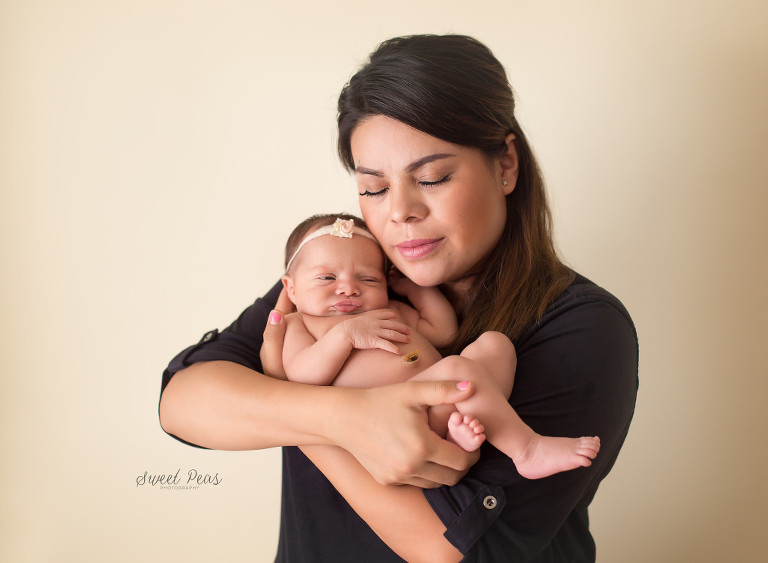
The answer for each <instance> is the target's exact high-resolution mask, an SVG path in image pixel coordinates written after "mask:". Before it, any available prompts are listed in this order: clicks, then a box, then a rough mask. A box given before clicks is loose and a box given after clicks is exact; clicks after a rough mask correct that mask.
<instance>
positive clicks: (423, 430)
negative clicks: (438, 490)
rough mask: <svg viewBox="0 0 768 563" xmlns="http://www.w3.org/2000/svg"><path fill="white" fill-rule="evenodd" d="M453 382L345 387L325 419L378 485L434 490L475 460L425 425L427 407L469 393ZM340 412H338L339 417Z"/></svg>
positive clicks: (453, 480) (456, 478) (332, 433)
mask: <svg viewBox="0 0 768 563" xmlns="http://www.w3.org/2000/svg"><path fill="white" fill-rule="evenodd" d="M461 386H462V387H464V389H460V388H459V384H458V382H456V381H408V382H405V383H398V384H395V385H386V386H383V387H373V388H370V389H348V391H349V392H348V393H344V394H343V395H342V396H341V397H340V399H339V401H340V404H338V405H337V408H336V409H335V411H336V412H338V413H339V416H335V417H333V420H332V421H330V422H329V437H330V438H331V440H332V441H333V442H335V443H337V444H338V445H339V446H341V447H342V448H344V449H345V450H347V451H348V452H350V453H351V454H352V455H353V456H354V457H355V458H356V459H357V461H358V462H359V463H360V464H361V465H362V466H363V467H364V468H365V469H366V470H367V471H368V473H370V474H371V475H372V476H373V478H374V479H375V480H376V481H377V482H378V483H380V484H383V485H415V486H417V487H421V488H433V487H439V486H442V485H454V484H456V483H457V482H458V481H459V480H460V479H461V478H462V477H463V476H464V475H465V474H466V473H467V471H468V470H469V468H470V467H472V465H473V464H474V463H475V462H476V461H477V460H478V458H479V453H478V452H473V453H468V452H466V451H464V450H463V449H461V448H460V447H459V446H457V445H455V444H453V443H451V442H448V441H446V440H444V439H442V438H440V437H439V436H438V435H437V434H435V433H434V432H433V431H432V430H431V429H430V428H429V425H428V424H427V409H428V407H429V406H433V405H442V404H454V403H456V402H459V401H462V400H465V399H466V398H468V397H469V396H471V395H472V393H473V392H474V387H472V385H471V384H467V382H464V383H463V384H461ZM342 413H343V415H342Z"/></svg>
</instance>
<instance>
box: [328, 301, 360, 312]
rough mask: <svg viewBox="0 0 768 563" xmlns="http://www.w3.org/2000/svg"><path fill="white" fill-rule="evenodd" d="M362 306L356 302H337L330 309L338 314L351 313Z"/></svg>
mask: <svg viewBox="0 0 768 563" xmlns="http://www.w3.org/2000/svg"><path fill="white" fill-rule="evenodd" d="M360 307H362V305H361V304H360V303H358V302H357V301H339V302H338V303H336V304H335V305H333V307H331V309H334V310H335V311H338V312H339V313H352V312H353V311H357V310H358V309H359V308H360Z"/></svg>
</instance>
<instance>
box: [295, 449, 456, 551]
mask: <svg viewBox="0 0 768 563" xmlns="http://www.w3.org/2000/svg"><path fill="white" fill-rule="evenodd" d="M301 449H302V451H303V452H304V454H305V455H306V456H307V457H309V459H310V460H311V461H312V463H314V464H315V465H316V466H317V468H318V469H320V471H322V472H323V473H324V474H325V475H330V476H331V478H330V481H331V483H332V484H333V486H334V487H335V488H336V490H337V491H338V492H339V493H341V495H342V496H343V497H344V498H345V499H347V502H349V503H350V506H351V507H352V509H353V510H354V511H355V512H357V514H358V515H359V516H360V517H361V518H362V519H363V520H365V522H366V523H367V524H368V525H369V526H370V527H371V529H372V530H373V531H374V532H375V533H376V535H378V536H379V537H380V538H381V539H382V541H384V543H386V544H387V545H388V546H389V547H390V549H392V550H393V551H394V552H395V553H397V554H398V555H399V556H400V557H402V558H403V559H405V560H406V561H408V562H409V563H419V562H425V563H431V562H433V561H440V562H441V563H449V562H451V561H461V559H462V557H463V556H462V554H461V552H459V550H457V549H456V548H455V547H454V546H453V545H451V543H450V542H449V541H448V540H446V539H445V537H444V536H443V534H444V533H445V526H444V525H443V523H442V522H441V521H440V519H439V518H438V517H437V515H436V514H435V512H434V511H433V510H432V508H431V507H430V506H429V503H428V502H427V500H426V499H425V497H424V493H423V492H422V490H421V489H420V488H418V487H413V486H409V485H403V486H398V485H382V484H380V483H377V482H376V480H375V479H374V478H373V477H371V475H370V473H368V472H367V471H366V470H365V469H364V468H363V467H362V466H361V465H360V464H359V463H357V461H356V460H355V459H354V458H353V457H352V456H351V455H350V454H349V453H347V452H346V451H344V450H342V449H341V448H335V447H330V446H307V447H302V448H301Z"/></svg>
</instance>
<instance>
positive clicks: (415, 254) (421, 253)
mask: <svg viewBox="0 0 768 563" xmlns="http://www.w3.org/2000/svg"><path fill="white" fill-rule="evenodd" d="M443 240H444V239H442V238H428V239H427V238H422V239H413V240H406V241H405V242H401V243H400V244H397V245H395V248H397V251H398V252H399V253H400V256H402V257H403V258H406V259H409V260H417V259H419V258H424V257H425V256H427V255H428V254H431V253H432V252H433V251H434V250H435V249H436V248H437V247H438V246H440V244H441V243H442V242H443Z"/></svg>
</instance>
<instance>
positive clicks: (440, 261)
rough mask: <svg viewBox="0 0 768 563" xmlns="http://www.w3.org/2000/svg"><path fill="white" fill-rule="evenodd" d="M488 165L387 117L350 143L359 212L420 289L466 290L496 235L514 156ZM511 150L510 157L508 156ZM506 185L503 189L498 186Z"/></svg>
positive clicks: (477, 154) (472, 152) (374, 120)
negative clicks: (438, 286)
mask: <svg viewBox="0 0 768 563" xmlns="http://www.w3.org/2000/svg"><path fill="white" fill-rule="evenodd" d="M508 146H511V147H512V148H511V149H510V151H511V153H512V156H509V155H506V156H504V157H502V158H500V159H497V160H493V161H489V159H488V157H487V156H486V155H485V154H484V153H483V152H482V151H480V150H479V149H475V148H470V147H465V146H461V145H454V144H452V143H448V142H446V141H442V140H440V139H437V138H435V137H432V136H431V135H428V134H426V133H424V132H422V131H418V130H417V129H413V128H412V127H409V126H408V125H405V124H404V123H402V122H400V121H396V120H394V119H391V118H389V117H384V116H380V115H377V116H373V117H370V118H368V119H366V120H364V121H362V122H361V123H360V124H359V125H358V126H357V127H356V128H355V130H354V131H353V133H352V137H351V147H352V156H353V158H354V162H355V174H356V177H357V185H358V188H359V190H358V192H359V194H360V210H361V211H362V214H363V217H364V218H365V222H366V224H367V225H368V227H369V228H370V230H371V232H373V234H374V235H375V236H376V238H377V239H378V240H379V242H380V243H381V245H382V247H383V248H384V251H385V252H386V253H387V255H388V256H389V257H390V259H391V260H392V262H393V263H394V264H395V266H396V267H397V268H398V269H399V270H400V271H401V272H403V273H404V274H405V275H406V276H408V277H409V278H410V279H411V280H413V281H414V282H415V283H416V284H418V285H421V286H436V285H441V284H448V286H449V287H451V286H452V285H453V287H454V288H455V289H457V290H462V289H468V284H469V283H471V280H472V277H473V276H474V275H476V274H477V273H478V270H479V269H480V267H481V266H482V263H483V260H484V259H485V258H486V257H487V256H488V255H489V254H490V252H491V250H493V248H494V246H495V245H496V243H497V242H498V240H499V238H500V237H501V233H502V231H503V230H504V223H505V220H506V198H505V196H506V195H507V194H508V193H510V192H511V191H512V190H513V189H514V186H515V182H516V180H517V158H516V153H514V145H513V144H512V142H511V138H510V140H509V142H508ZM508 152H509V151H508ZM503 181H506V182H507V184H506V185H504V184H503V183H502V182H503Z"/></svg>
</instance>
